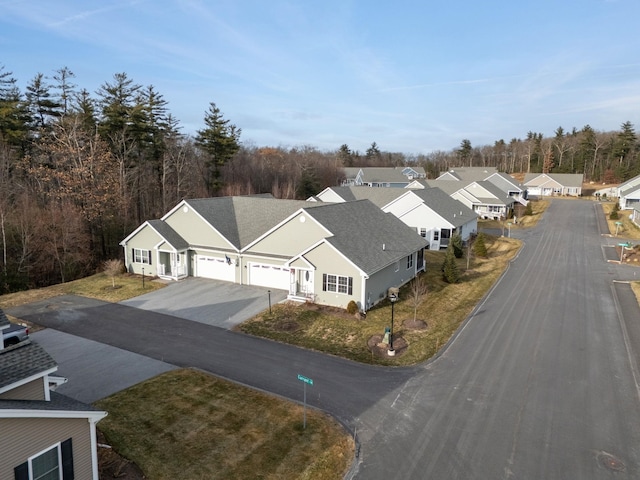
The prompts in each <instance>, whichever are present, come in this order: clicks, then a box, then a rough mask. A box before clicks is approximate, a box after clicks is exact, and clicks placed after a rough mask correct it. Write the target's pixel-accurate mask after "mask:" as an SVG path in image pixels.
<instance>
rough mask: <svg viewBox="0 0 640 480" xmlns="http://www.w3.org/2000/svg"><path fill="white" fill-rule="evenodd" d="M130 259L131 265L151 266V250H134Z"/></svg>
mask: <svg viewBox="0 0 640 480" xmlns="http://www.w3.org/2000/svg"><path fill="white" fill-rule="evenodd" d="M132 257H133V263H146V264H147V265H151V250H144V249H142V248H134V249H133V254H132Z"/></svg>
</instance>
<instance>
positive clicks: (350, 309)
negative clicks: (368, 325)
mask: <svg viewBox="0 0 640 480" xmlns="http://www.w3.org/2000/svg"><path fill="white" fill-rule="evenodd" d="M358 310H359V308H358V304H357V303H356V302H354V301H353V300H351V301H350V302H349V303H348V304H347V313H348V314H349V315H355V314H356V313H358Z"/></svg>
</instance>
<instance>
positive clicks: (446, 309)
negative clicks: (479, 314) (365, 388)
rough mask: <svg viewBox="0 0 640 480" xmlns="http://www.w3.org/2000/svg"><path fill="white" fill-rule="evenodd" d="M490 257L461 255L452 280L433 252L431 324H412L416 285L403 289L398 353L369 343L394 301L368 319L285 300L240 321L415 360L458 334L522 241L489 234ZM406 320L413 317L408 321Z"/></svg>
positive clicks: (426, 303)
mask: <svg viewBox="0 0 640 480" xmlns="http://www.w3.org/2000/svg"><path fill="white" fill-rule="evenodd" d="M486 244H487V248H488V252H489V255H488V258H476V257H475V256H473V253H472V258H471V261H470V267H471V268H470V269H469V270H468V271H467V270H466V265H467V260H466V259H465V258H461V259H458V267H459V270H460V272H461V281H460V283H457V284H448V283H446V282H445V281H444V280H443V278H442V271H441V266H442V263H443V261H444V252H436V251H427V252H426V253H425V260H426V262H427V271H426V273H424V274H423V275H424V280H425V283H426V285H427V289H428V292H427V294H426V299H424V300H423V301H422V303H421V304H420V305H419V306H418V309H417V317H416V319H417V320H422V321H424V322H426V323H427V328H426V329H424V330H417V329H412V328H408V327H407V326H406V325H409V322H410V321H412V320H413V319H414V318H413V317H414V304H413V302H412V298H411V286H410V284H408V285H405V286H404V287H403V288H402V289H401V290H400V299H399V300H398V301H397V302H396V304H395V307H394V338H396V339H399V338H402V339H404V341H406V342H407V344H408V347H407V348H406V350H404V351H403V352H402V354H400V355H397V356H395V357H387V356H377V355H374V353H373V351H372V350H371V349H370V348H369V346H368V341H369V339H370V338H371V337H373V336H375V335H382V334H383V333H384V330H385V327H387V326H390V323H391V305H390V303H389V302H388V301H387V300H385V301H383V302H381V303H380V304H378V305H377V306H376V307H375V308H373V309H371V310H369V312H368V313H367V316H366V318H365V319H357V318H356V317H354V316H348V315H345V314H344V313H343V311H338V310H336V309H327V308H321V307H318V306H316V305H309V304H293V303H284V304H279V305H276V306H274V308H273V310H272V313H271V314H269V312H268V311H266V312H263V313H262V314H261V315H258V316H256V317H255V318H253V319H251V320H249V321H247V322H245V323H243V324H241V325H239V326H238V327H237V329H238V330H240V331H242V332H245V333H248V334H252V335H257V336H262V337H267V338H271V339H273V340H277V341H281V342H286V343H291V344H294V345H298V346H301V347H305V348H310V349H314V350H318V351H321V352H325V353H330V354H334V355H338V356H341V357H345V358H349V359H351V360H355V361H358V362H363V363H373V364H380V365H412V364H416V363H419V362H422V361H424V360H427V359H429V358H431V357H432V356H433V355H434V354H435V353H436V352H437V351H438V350H439V349H440V348H441V347H442V346H443V345H444V344H445V343H446V342H447V341H448V340H449V338H450V337H451V336H452V335H453V334H454V332H455V331H456V330H457V328H458V326H459V325H460V324H461V323H462V321H463V320H464V319H465V318H467V316H468V315H469V314H470V313H471V311H472V310H473V308H474V307H475V305H476V304H477V303H478V302H479V300H480V299H481V298H482V297H483V296H484V295H485V294H486V292H487V291H488V290H489V289H490V288H491V286H492V285H494V284H495V282H496V281H497V280H498V278H499V277H500V276H501V275H502V273H503V272H504V270H505V269H506V268H507V265H508V263H509V261H510V260H511V259H512V258H513V257H514V256H515V255H516V254H517V252H518V250H519V248H520V245H521V243H520V241H518V240H516V239H512V238H504V237H498V238H495V237H490V236H487V241H486ZM405 321H406V322H407V323H406V324H405Z"/></svg>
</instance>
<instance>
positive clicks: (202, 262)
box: [121, 196, 427, 310]
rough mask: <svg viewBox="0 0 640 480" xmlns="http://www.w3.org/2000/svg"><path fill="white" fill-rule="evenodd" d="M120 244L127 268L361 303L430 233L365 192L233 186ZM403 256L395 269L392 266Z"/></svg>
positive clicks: (393, 277) (395, 281) (187, 204)
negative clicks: (360, 195)
mask: <svg viewBox="0 0 640 480" xmlns="http://www.w3.org/2000/svg"><path fill="white" fill-rule="evenodd" d="M121 245H122V246H123V248H124V252H125V264H126V266H127V270H128V271H129V272H130V273H135V274H142V273H143V269H144V273H145V274H152V275H157V276H159V277H161V278H166V279H172V280H179V279H180V278H183V277H184V276H186V275H190V276H196V277H204V278H213V279H218V280H224V281H228V282H234V283H237V284H241V285H255V286H262V287H266V288H273V289H280V290H286V291H287V292H288V298H289V299H291V300H298V301H314V302H317V303H322V304H326V305H332V306H339V307H346V305H347V304H348V303H349V302H350V301H351V300H353V301H355V302H356V303H357V304H358V305H359V307H360V308H361V309H363V310H366V309H368V308H369V307H370V306H372V305H374V304H375V303H377V302H378V301H379V300H380V299H381V298H384V296H385V295H386V290H387V289H388V288H389V287H398V286H400V285H402V284H403V283H406V282H407V281H409V280H411V279H412V278H413V277H414V276H415V275H416V273H417V272H418V271H420V270H422V269H423V268H424V255H423V249H424V248H425V247H426V246H427V242H426V241H425V240H424V239H423V238H421V237H420V236H419V235H416V232H415V229H411V228H409V227H407V226H406V225H405V224H404V223H402V222H401V221H400V220H398V219H397V218H395V217H394V216H393V215H391V214H386V213H384V212H382V211H381V210H380V209H379V208H378V207H376V206H375V205H374V204H373V203H371V202H370V201H368V200H362V201H358V202H349V204H328V203H321V202H305V201H297V200H280V199H275V198H272V197H265V196H238V197H217V198H205V199H193V200H183V201H182V202H180V203H179V204H178V205H176V206H175V207H174V208H173V209H171V210H170V211H169V212H168V213H167V214H166V215H164V216H163V217H162V218H161V219H159V220H151V221H147V222H145V223H143V224H142V225H141V226H140V227H138V228H137V229H136V230H135V231H134V232H132V233H131V234H130V235H129V236H127V237H126V238H125V239H124V240H123V241H122V242H121ZM409 257H411V258H412V260H411V261H408V260H407V258H409ZM403 262H405V263H407V262H408V264H409V265H410V267H409V268H406V267H405V269H404V271H403V272H402V275H400V274H399V273H398V272H397V271H396V270H395V267H393V268H389V267H390V266H395V265H396V264H397V263H403ZM374 287H375V288H374Z"/></svg>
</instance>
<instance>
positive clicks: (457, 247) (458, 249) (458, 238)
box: [451, 233, 464, 258]
mask: <svg viewBox="0 0 640 480" xmlns="http://www.w3.org/2000/svg"><path fill="white" fill-rule="evenodd" d="M451 245H452V247H453V254H454V255H455V256H456V258H462V257H463V256H464V249H463V245H462V235H460V234H459V233H456V234H454V235H453V236H452V237H451Z"/></svg>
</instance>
